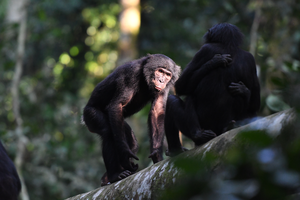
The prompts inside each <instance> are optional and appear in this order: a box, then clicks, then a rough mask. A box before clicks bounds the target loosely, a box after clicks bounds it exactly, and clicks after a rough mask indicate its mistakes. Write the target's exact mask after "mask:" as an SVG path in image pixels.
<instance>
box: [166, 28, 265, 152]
mask: <svg viewBox="0 0 300 200" xmlns="http://www.w3.org/2000/svg"><path fill="white" fill-rule="evenodd" d="M242 38H243V35H242V33H241V32H240V30H239V29H238V28H237V27H236V26H234V25H231V24H228V23H223V24H218V25H215V26H214V27H212V28H211V29H209V30H208V32H207V33H206V34H205V36H204V39H205V44H204V45H203V46H202V48H201V49H200V50H199V51H198V52H197V53H196V55H195V56H194V58H193V59H192V61H191V62H190V63H189V64H188V65H187V67H186V68H185V70H184V71H183V72H182V75H181V76H180V78H179V79H178V81H177V82H176V84H175V89H176V92H177V94H178V95H186V99H185V101H182V100H181V99H180V98H179V97H178V96H173V95H171V96H169V98H168V102H167V110H166V118H165V132H166V136H167V140H168V145H169V153H170V154H171V155H172V154H173V153H175V152H180V151H182V147H181V144H180V142H179V138H178V131H179V130H180V131H181V132H182V133H183V134H185V135H187V136H188V137H190V138H191V139H192V140H193V141H194V142H195V144H196V145H201V144H203V143H205V142H207V141H209V140H210V139H212V138H213V137H215V136H216V135H220V134H222V133H223V132H224V131H226V130H227V129H228V127H229V126H231V125H232V123H234V122H235V121H239V120H243V119H246V118H252V117H255V116H256V112H257V111H258V109H259V107H260V86H259V82H258V78H257V74H256V64H255V60H254V58H253V56H252V55H251V54H250V53H248V52H246V51H244V50H242V49H240V47H239V46H240V45H241V43H242ZM215 54H230V55H231V57H232V63H231V64H230V65H229V66H228V67H218V68H215V69H213V70H211V71H207V70H206V71H205V70H204V69H203V66H205V63H207V62H208V61H209V60H210V59H212V58H213V56H214V55H215ZM201 70H202V71H203V70H204V71H205V74H203V73H202V71H201ZM195 76H197V77H199V78H198V79H197V78H196V77H195Z"/></svg>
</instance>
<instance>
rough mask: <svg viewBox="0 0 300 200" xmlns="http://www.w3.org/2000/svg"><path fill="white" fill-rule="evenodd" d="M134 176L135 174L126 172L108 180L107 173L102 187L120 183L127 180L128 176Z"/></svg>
mask: <svg viewBox="0 0 300 200" xmlns="http://www.w3.org/2000/svg"><path fill="white" fill-rule="evenodd" d="M132 174H134V172H131V171H129V170H124V171H122V172H121V173H116V174H114V175H113V176H111V177H110V178H108V176H107V172H105V173H104V175H103V176H102V178H101V186H105V185H109V184H111V183H114V182H117V181H120V180H122V179H124V178H127V177H128V176H130V175H132Z"/></svg>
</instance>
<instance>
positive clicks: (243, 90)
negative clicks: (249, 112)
mask: <svg viewBox="0 0 300 200" xmlns="http://www.w3.org/2000/svg"><path fill="white" fill-rule="evenodd" d="M228 89H229V92H230V93H231V94H232V95H233V96H236V95H249V94H248V93H249V92H250V91H249V89H248V88H247V87H246V86H245V84H244V83H243V82H242V81H239V82H238V83H234V82H232V83H230V85H229V86H228Z"/></svg>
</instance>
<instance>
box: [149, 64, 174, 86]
mask: <svg viewBox="0 0 300 200" xmlns="http://www.w3.org/2000/svg"><path fill="white" fill-rule="evenodd" d="M171 78H172V73H171V72H170V71H169V70H167V69H164V68H161V67H159V68H157V69H156V70H155V72H154V79H153V83H154V85H155V89H156V90H157V91H158V92H160V91H162V90H163V89H165V87H166V86H167V84H168V83H169V81H170V80H171Z"/></svg>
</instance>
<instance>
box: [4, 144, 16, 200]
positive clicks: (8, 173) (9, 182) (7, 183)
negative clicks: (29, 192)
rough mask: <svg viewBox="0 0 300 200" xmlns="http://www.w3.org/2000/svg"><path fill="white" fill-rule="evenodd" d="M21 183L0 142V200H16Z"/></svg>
mask: <svg viewBox="0 0 300 200" xmlns="http://www.w3.org/2000/svg"><path fill="white" fill-rule="evenodd" d="M20 191H21V181H20V179H19V176H18V174H17V170H16V168H15V166H14V164H13V162H12V161H11V159H10V158H9V157H8V155H7V152H6V150H5V148H4V146H3V145H2V143H1V142H0V199H5V200H17V199H18V196H19V193H20Z"/></svg>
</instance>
